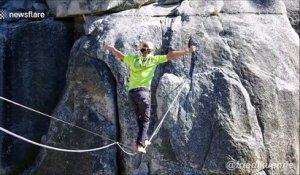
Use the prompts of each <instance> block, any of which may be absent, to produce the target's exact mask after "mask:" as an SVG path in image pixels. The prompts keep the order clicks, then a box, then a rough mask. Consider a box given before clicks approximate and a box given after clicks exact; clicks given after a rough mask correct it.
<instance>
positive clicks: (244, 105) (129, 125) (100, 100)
mask: <svg viewBox="0 0 300 175" xmlns="http://www.w3.org/2000/svg"><path fill="white" fill-rule="evenodd" d="M53 2H55V1H53ZM64 2H65V3H64ZM79 2H80V1H78V2H77V3H79ZM93 2H94V1H89V4H88V5H93ZM117 2H119V1H113V2H112V1H111V2H109V3H107V4H108V6H109V4H111V6H113V7H115V6H114V3H117ZM120 2H121V1H120ZM124 2H125V1H122V3H124ZM126 2H127V1H126ZM128 2H131V3H132V4H134V2H135V1H128ZM49 3H50V2H49ZM56 3H60V4H62V3H64V4H66V5H65V6H64V8H67V9H72V8H70V7H71V1H70V2H69V1H56ZM148 3H151V2H150V1H143V2H141V5H142V6H140V8H137V9H130V8H131V6H128V7H127V6H126V10H124V9H123V10H124V11H120V12H118V13H112V14H106V15H102V16H89V17H88V16H87V17H86V18H85V20H86V21H85V32H86V34H85V35H84V36H82V37H81V38H79V39H78V40H77V41H76V42H75V44H74V45H73V48H72V50H71V53H70V58H69V65H68V71H67V75H66V78H67V83H66V87H65V89H64V92H63V94H62V96H61V99H60V101H59V103H58V104H57V107H56V108H55V110H54V112H53V116H55V117H58V118H60V119H63V120H65V121H68V122H71V123H73V124H76V125H79V126H82V127H84V128H87V129H89V130H92V131H93V132H96V133H98V134H100V135H102V136H104V137H106V138H109V139H111V140H117V141H119V142H121V143H123V144H124V145H127V147H128V148H129V149H132V148H133V147H134V143H135V138H136V133H137V132H136V131H137V128H136V126H137V123H136V121H135V116H134V115H133V113H132V111H131V109H130V108H129V105H128V97H127V80H128V78H129V68H128V67H127V66H126V65H125V64H124V63H122V62H121V61H119V60H118V59H117V58H115V57H114V56H113V55H112V54H110V53H108V52H106V51H104V50H103V48H102V46H103V45H104V44H111V45H113V46H114V47H116V48H117V49H119V50H120V51H122V52H123V53H125V54H128V53H135V54H139V44H140V42H141V41H144V40H150V41H152V42H153V43H154V45H155V47H156V50H155V52H156V54H166V53H168V52H169V51H171V50H178V49H182V48H186V47H187V46H188V45H195V46H196V47H197V50H196V52H194V53H191V54H187V55H184V56H183V57H181V58H179V59H176V60H174V61H169V62H167V63H164V64H161V65H159V66H158V68H157V70H156V73H155V77H154V79H153V82H152V87H151V89H152V113H151V123H150V128H149V135H151V134H152V133H153V131H154V130H155V129H156V127H157V125H158V123H159V122H160V120H161V119H162V117H163V116H164V114H165V112H166V111H167V110H168V108H169V107H170V105H171V104H172V102H173V100H174V99H175V96H176V95H177V93H178V90H179V89H180V88H181V87H182V88H183V89H182V92H181V93H180V94H179V97H178V99H176V100H175V102H174V103H173V107H172V108H171V110H170V112H169V113H168V114H167V117H166V119H165V121H164V123H163V125H162V127H161V129H160V130H159V132H158V134H157V135H155V136H154V137H153V140H152V144H151V145H150V146H149V147H148V148H147V154H145V155H140V154H138V155H135V156H128V155H126V154H124V153H123V152H122V151H121V150H119V149H117V147H115V146H114V147H110V148H108V149H106V150H101V151H97V152H93V153H84V154H70V153H61V152H54V151H49V150H45V149H40V150H39V154H38V156H37V157H36V159H35V162H34V163H33V164H32V166H30V167H29V168H28V169H27V170H26V171H25V172H24V174H43V175H45V174H46V175H47V174H49V175H51V174H82V175H85V174H96V175H102V174H103V175H106V174H183V175H195V174H257V175H258V174H259V175H269V174H299V173H300V172H299V132H300V130H299V36H298V35H297V33H296V32H295V31H294V29H293V28H292V26H291V24H290V22H289V19H288V17H287V14H286V8H285V5H284V3H283V2H282V1H277V0H272V1H263V0H248V1H247V0H244V1H180V2H179V1H176V0H174V1H172V0H165V1H159V2H158V3H152V4H148ZM147 4H148V5H147ZM49 6H50V4H49ZM53 6H55V4H53ZM72 7H78V4H73V6H72ZM82 7H83V6H82ZM85 7H88V6H84V8H85ZM109 7H110V6H109ZM50 8H52V7H51V6H50ZM60 8H62V7H55V9H60ZM64 8H62V10H61V11H60V12H61V13H57V14H56V15H57V16H58V17H59V16H60V17H62V16H68V15H70V16H72V15H73V12H72V11H70V10H69V11H66V10H65V9H64ZM84 8H83V10H85V9H84ZM99 8H100V7H99ZM101 8H102V7H101ZM103 8H104V7H103ZM75 9H76V8H75ZM86 9H88V10H87V11H84V12H80V11H79V13H90V14H92V13H94V11H89V10H90V8H86ZM105 10H108V7H105V8H104V11H105ZM75 11H76V10H75ZM96 11H97V12H101V10H99V9H98V10H96ZM108 11H109V10H108ZM214 11H217V12H218V13H214V14H213V13H212V12H214ZM62 12H64V13H66V14H62ZM71 12H72V13H71ZM1 54H2V53H1V52H0V55H1ZM0 69H1V67H0ZM0 88H1V86H0ZM41 142H43V143H45V144H47V145H55V146H57V147H63V148H71V149H72V148H73V149H79V148H81V149H88V148H94V147H97V146H103V145H107V144H109V143H111V141H109V140H107V139H105V138H99V137H97V136H93V135H91V134H89V133H85V132H82V131H80V130H78V129H76V128H73V127H70V126H68V125H64V124H62V123H59V122H57V121H54V120H52V121H51V122H50V125H49V130H48V133H47V134H46V135H45V136H44V137H43V138H42V140H41ZM228 162H233V163H234V166H235V167H233V168H232V167H228ZM238 165H241V166H242V165H245V166H244V167H241V166H238ZM247 165H254V166H247ZM279 166H281V167H279ZM79 167H80V168H79Z"/></svg>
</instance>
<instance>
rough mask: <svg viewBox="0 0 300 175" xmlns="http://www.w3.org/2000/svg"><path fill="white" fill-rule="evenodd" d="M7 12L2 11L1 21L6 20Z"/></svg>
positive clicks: (0, 12) (0, 11) (0, 14)
mask: <svg viewBox="0 0 300 175" xmlns="http://www.w3.org/2000/svg"><path fill="white" fill-rule="evenodd" d="M6 15H7V14H6V11H5V10H0V19H5V18H6Z"/></svg>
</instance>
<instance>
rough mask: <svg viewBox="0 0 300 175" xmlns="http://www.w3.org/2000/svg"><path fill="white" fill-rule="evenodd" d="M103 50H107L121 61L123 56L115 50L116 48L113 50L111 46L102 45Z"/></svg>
mask: <svg viewBox="0 0 300 175" xmlns="http://www.w3.org/2000/svg"><path fill="white" fill-rule="evenodd" d="M104 48H105V49H107V50H109V51H110V52H111V53H112V54H113V55H114V56H115V57H117V58H119V59H120V60H122V61H123V59H124V57H125V56H124V54H123V53H122V52H120V51H119V50H118V49H116V48H114V47H113V46H110V45H104Z"/></svg>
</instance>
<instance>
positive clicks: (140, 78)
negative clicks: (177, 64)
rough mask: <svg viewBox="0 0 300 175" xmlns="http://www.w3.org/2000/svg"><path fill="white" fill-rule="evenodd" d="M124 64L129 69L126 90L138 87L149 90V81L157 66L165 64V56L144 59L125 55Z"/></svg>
mask: <svg viewBox="0 0 300 175" xmlns="http://www.w3.org/2000/svg"><path fill="white" fill-rule="evenodd" d="M123 61H124V63H125V64H128V65H129V67H130V78H129V85H128V90H131V89H135V88H138V87H145V88H148V89H150V87H151V81H152V78H153V76H154V72H155V69H156V67H157V65H158V64H160V63H164V62H167V61H168V59H167V56H166V55H155V56H148V57H147V58H144V57H142V56H138V55H125V57H124V59H123Z"/></svg>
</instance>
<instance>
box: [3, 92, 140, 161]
mask: <svg viewBox="0 0 300 175" xmlns="http://www.w3.org/2000/svg"><path fill="white" fill-rule="evenodd" d="M0 99H1V100H4V101H6V102H9V103H12V104H14V105H17V106H19V107H22V108H24V109H27V110H30V111H32V112H35V113H37V114H40V115H43V116H46V117H49V118H51V119H54V120H57V121H60V122H62V123H65V124H67V125H70V126H73V127H75V128H78V129H80V130H82V131H85V132H88V133H90V134H93V135H96V136H98V137H101V138H103V139H106V140H109V141H111V142H113V143H112V144H113V145H115V144H117V145H118V146H119V147H120V148H121V150H122V151H123V152H124V153H126V154H128V155H135V153H130V152H128V151H126V150H125V149H124V148H123V147H126V148H127V149H130V148H129V147H128V146H126V145H124V144H122V143H119V142H118V141H116V140H113V139H110V138H107V137H104V136H103V135H100V134H98V133H95V132H93V131H90V130H88V129H85V128H83V127H80V126H77V125H74V124H72V123H69V122H66V121H64V120H61V119H58V118H56V117H53V116H51V115H48V114H45V113H43V112H40V111H38V110H35V109H32V108H30V107H27V106H25V105H22V104H20V103H17V102H15V101H12V100H9V99H7V98H4V97H2V96H0ZM3 129H4V128H3ZM2 131H3V132H5V131H4V130H2ZM7 134H10V133H7ZM19 137H20V138H19V139H21V137H22V136H19ZM22 140H24V141H27V140H25V138H24V139H22ZM38 146H40V145H38ZM111 146H112V145H111ZM44 147H47V145H44ZM104 147H105V146H104ZM99 148H101V147H99ZM49 149H50V148H49ZM69 152H70V151H69Z"/></svg>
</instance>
